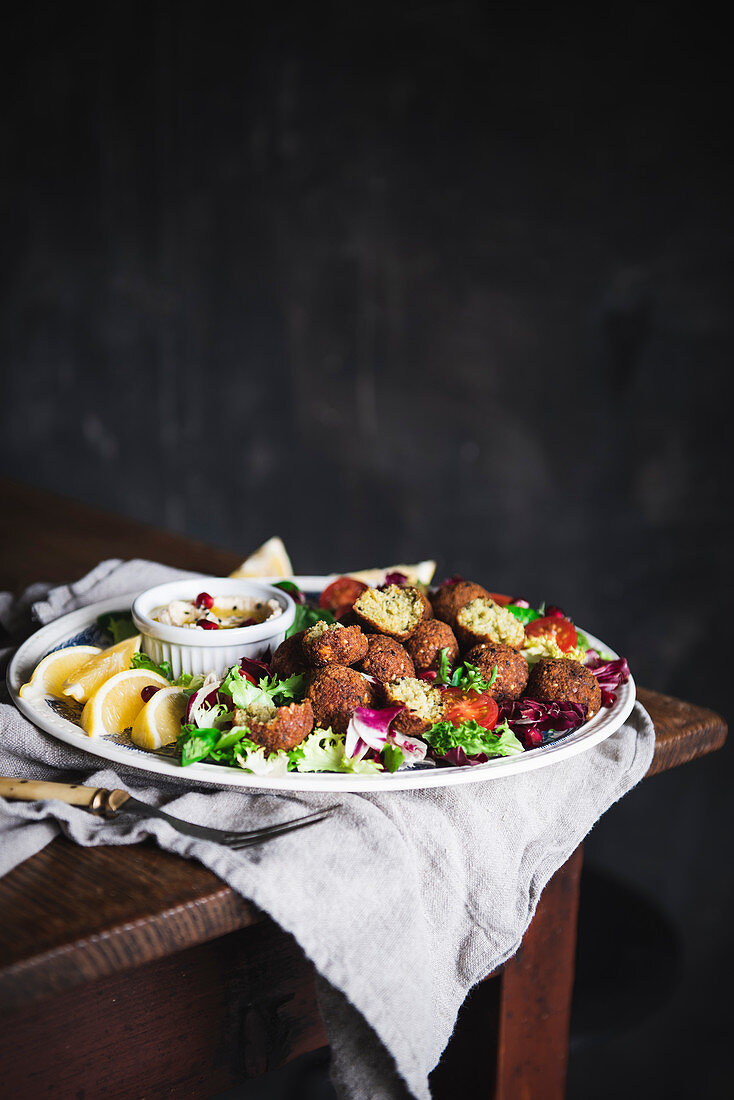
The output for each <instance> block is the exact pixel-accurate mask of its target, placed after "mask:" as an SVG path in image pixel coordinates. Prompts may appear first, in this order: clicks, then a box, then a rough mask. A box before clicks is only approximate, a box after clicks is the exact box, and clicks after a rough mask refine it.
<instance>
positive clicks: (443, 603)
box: [431, 581, 489, 630]
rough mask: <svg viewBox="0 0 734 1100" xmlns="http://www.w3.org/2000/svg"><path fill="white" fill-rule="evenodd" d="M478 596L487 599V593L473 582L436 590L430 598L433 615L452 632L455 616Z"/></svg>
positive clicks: (462, 582) (458, 583) (457, 583)
mask: <svg viewBox="0 0 734 1100" xmlns="http://www.w3.org/2000/svg"><path fill="white" fill-rule="evenodd" d="M479 596H485V597H486V598H487V599H489V592H488V591H487V589H486V588H482V586H481V584H475V583H474V581H457V582H456V584H445V585H444V586H443V587H442V588H437V589H436V591H435V592H434V593H433V594H432V596H431V603H432V605H433V614H434V615H435V616H436V618H437V619H440V620H441V622H444V623H448V624H449V626H450V627H451V629H452V630H454V629H455V627H456V616H457V614H458V612H459V611H461V609H462V607H466V605H467V604H468V603H470V602H471V601H472V600H476V599H477V597H479Z"/></svg>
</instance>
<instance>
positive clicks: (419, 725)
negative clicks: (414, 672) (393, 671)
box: [383, 676, 445, 733]
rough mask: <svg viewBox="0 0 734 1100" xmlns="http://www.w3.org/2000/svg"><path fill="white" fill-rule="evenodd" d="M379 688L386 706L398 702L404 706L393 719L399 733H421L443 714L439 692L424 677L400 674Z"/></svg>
mask: <svg viewBox="0 0 734 1100" xmlns="http://www.w3.org/2000/svg"><path fill="white" fill-rule="evenodd" d="M383 690H384V695H385V699H386V700H387V702H388V704H389V705H390V706H400V705H401V704H402V706H404V707H405V710H403V711H401V712H400V714H398V715H396V716H395V718H394V719H393V726H394V727H395V729H398V730H401V731H402V732H403V733H423V732H424V731H425V730H427V729H430V728H431V726H432V725H433V723H434V722H440V721H441V718H442V717H443V712H444V706H445V704H444V698H443V694H442V692H441V691H439V689H438V688H436V687H433V686H432V684H429V683H428V682H427V681H426V680H419V679H418V678H417V677H415V676H401V678H400V679H399V680H392V681H391V682H390V683H389V684H385V685H384V688H383Z"/></svg>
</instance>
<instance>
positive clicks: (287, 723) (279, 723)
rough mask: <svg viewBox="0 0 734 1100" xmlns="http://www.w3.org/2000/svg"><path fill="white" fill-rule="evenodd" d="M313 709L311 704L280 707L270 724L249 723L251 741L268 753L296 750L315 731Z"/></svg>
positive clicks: (293, 704)
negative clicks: (280, 750)
mask: <svg viewBox="0 0 734 1100" xmlns="http://www.w3.org/2000/svg"><path fill="white" fill-rule="evenodd" d="M313 723H314V718H313V709H312V707H311V704H310V703H309V702H303V703H291V704H290V706H287V707H278V709H277V710H276V712H275V715H274V717H273V718H271V719H270V721H269V722H248V723H247V725H248V728H249V730H250V739H251V740H252V741H255V742H256V743H257V744H258V745H262V746H263V747H264V748H266V749H267V750H268V752H278V750H279V749H286V750H287V749H294V748H295V747H296V745H300V743H301V741H303V739H304V738H305V737H308V735H309V733H310V732H311V730H312V729H313Z"/></svg>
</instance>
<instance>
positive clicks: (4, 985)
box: [0, 840, 270, 1016]
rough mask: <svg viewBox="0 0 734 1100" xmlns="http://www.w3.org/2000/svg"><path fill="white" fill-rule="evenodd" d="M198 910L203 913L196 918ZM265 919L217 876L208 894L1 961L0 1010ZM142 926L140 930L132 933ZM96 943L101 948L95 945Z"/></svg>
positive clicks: (11, 1009)
mask: <svg viewBox="0 0 734 1100" xmlns="http://www.w3.org/2000/svg"><path fill="white" fill-rule="evenodd" d="M60 842H61V843H64V841H63V840H61V841H60ZM51 843H52V844H56V843H59V841H52V842H51ZM206 873H207V874H210V872H208V871H207V872H206ZM212 877H214V876H213V875H212ZM217 881H218V880H217ZM204 915H205V919H197V918H201V917H203V916H204ZM269 919H270V918H269V917H268V916H267V914H266V913H264V912H263V911H262V910H260V909H258V908H257V906H256V905H254V904H253V903H252V902H250V901H247V900H246V899H245V898H243V897H241V896H240V895H239V894H238V893H236V891H234V890H233V889H232V888H231V886H228V885H227V884H226V883H224V882H219V881H218V886H217V888H216V889H214V890H212V892H211V893H209V894H204V895H201V896H199V897H197V898H192V899H191V900H189V901H186V902H183V903H181V904H178V905H173V906H170V907H169V908H167V909H163V910H161V911H160V912H158V913H155V914H153V915H145V916H141V917H140V918H138V919H137V920H133V921H125V922H123V923H121V924H118V925H115V926H113V927H111V928H109V929H106V930H105V931H104V932H102V933H98V934H93V935H89V936H82V937H80V938H79V939H77V940H74V941H72V942H70V943H67V944H63V945H62V946H60V947H56V948H53V949H51V950H49V951H42V952H39V954H38V955H34V956H32V957H30V958H27V959H23V960H21V961H20V962H18V963H15V964H11V965H9V966H5V967H3V969H2V971H1V972H0V1016H2V1015H5V1014H6V1013H9V1012H14V1011H17V1010H18V1009H21V1008H25V1007H27V1006H29V1005H32V1004H34V1003H36V1002H38V1001H42V1000H45V999H46V998H47V997H53V996H55V995H57V994H59V993H65V992H67V991H69V990H70V989H73V988H74V987H75V986H79V985H83V984H87V983H88V982H89V981H97V980H99V979H101V978H106V977H110V976H111V975H113V974H119V973H122V972H124V971H126V970H133V969H135V968H137V967H139V966H143V965H145V964H146V963H150V962H155V961H157V960H159V959H163V958H166V957H167V956H169V955H171V954H176V953H178V952H180V951H184V950H186V949H187V948H189V947H197V946H199V945H200V944H204V943H208V942H209V941H211V940H215V939H219V938H220V937H221V936H224V935H227V934H228V933H230V932H238V931H240V930H242V929H244V928H249V927H251V926H252V925H255V924H260V923H261V922H262V921H265V920H269ZM142 930H144V931H145V935H138V934H137V933H139V932H141V931H142ZM100 947H104V950H102V951H100V950H98V948H100ZM92 955H93V959H94V972H93V974H90V973H89V968H88V966H85V965H80V964H81V963H86V962H88V961H89V959H90V956H92Z"/></svg>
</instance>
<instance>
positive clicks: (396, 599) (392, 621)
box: [352, 584, 433, 642]
mask: <svg viewBox="0 0 734 1100" xmlns="http://www.w3.org/2000/svg"><path fill="white" fill-rule="evenodd" d="M352 610H353V611H354V614H355V615H356V616H357V618H358V619H359V620H360V622H362V623H364V624H365V626H367V627H369V628H371V629H372V630H376V631H377V632H378V633H379V634H387V635H389V637H391V638H396V639H397V640H398V641H399V642H402V641H405V639H406V638H409V637H410V635H411V634H412V633H413V631H414V630H415V628H416V627H417V626H418V623H422V622H423V621H424V619H431V618H433V610H432V608H431V605H430V603H429V602H428V600H427V599H426V597H425V596H424V595H423V593H422V592H420V591H419V590H418V589H417V588H411V587H409V586H408V585H405V586H403V585H400V584H388V585H385V587H384V588H368V589H367V591H366V592H363V593H362V595H361V596H360V597H359V599H358V600H355V603H354V606H353V608H352Z"/></svg>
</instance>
